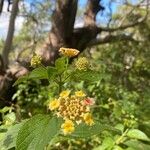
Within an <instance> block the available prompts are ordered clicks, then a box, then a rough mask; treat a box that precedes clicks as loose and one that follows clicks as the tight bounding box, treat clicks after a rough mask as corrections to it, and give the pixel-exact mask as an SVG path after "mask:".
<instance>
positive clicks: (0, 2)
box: [0, 0, 4, 15]
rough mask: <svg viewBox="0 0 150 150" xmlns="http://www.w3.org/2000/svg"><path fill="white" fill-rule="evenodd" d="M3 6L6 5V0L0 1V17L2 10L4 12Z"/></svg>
mask: <svg viewBox="0 0 150 150" xmlns="http://www.w3.org/2000/svg"><path fill="white" fill-rule="evenodd" d="M3 5H4V0H0V15H1V13H2V10H3Z"/></svg>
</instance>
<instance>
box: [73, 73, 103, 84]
mask: <svg viewBox="0 0 150 150" xmlns="http://www.w3.org/2000/svg"><path fill="white" fill-rule="evenodd" d="M72 78H73V79H75V80H77V81H88V82H95V81H99V80H101V76H100V74H99V73H98V72H96V71H93V70H88V71H75V72H73V73H72Z"/></svg>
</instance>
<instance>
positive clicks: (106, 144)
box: [94, 137, 115, 150]
mask: <svg viewBox="0 0 150 150" xmlns="http://www.w3.org/2000/svg"><path fill="white" fill-rule="evenodd" d="M114 144H115V142H114V140H113V139H112V138H111V137H106V138H105V139H104V141H103V143H102V145H100V146H98V147H96V148H94V150H106V149H107V150H111V149H112V148H113V146H114Z"/></svg>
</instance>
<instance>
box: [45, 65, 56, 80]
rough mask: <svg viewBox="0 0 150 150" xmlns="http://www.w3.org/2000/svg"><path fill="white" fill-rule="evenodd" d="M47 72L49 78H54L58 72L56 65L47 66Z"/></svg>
mask: <svg viewBox="0 0 150 150" xmlns="http://www.w3.org/2000/svg"><path fill="white" fill-rule="evenodd" d="M47 74H48V78H49V79H53V78H54V77H55V75H56V74H57V70H56V68H54V67H51V66H48V67H47Z"/></svg>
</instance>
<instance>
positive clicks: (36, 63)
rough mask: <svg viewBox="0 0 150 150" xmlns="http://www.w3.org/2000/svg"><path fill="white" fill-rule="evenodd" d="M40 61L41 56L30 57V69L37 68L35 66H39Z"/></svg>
mask: <svg viewBox="0 0 150 150" xmlns="http://www.w3.org/2000/svg"><path fill="white" fill-rule="evenodd" d="M41 61H42V57H41V56H39V55H34V56H33V57H32V59H31V62H30V64H31V66H32V67H37V66H39V65H40V64H41Z"/></svg>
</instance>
